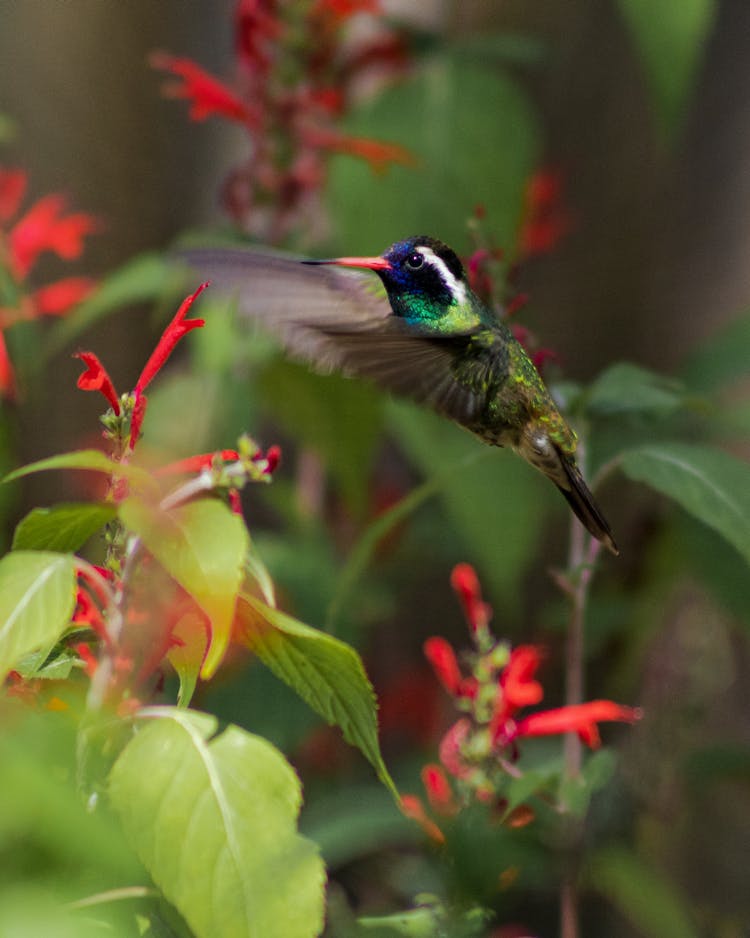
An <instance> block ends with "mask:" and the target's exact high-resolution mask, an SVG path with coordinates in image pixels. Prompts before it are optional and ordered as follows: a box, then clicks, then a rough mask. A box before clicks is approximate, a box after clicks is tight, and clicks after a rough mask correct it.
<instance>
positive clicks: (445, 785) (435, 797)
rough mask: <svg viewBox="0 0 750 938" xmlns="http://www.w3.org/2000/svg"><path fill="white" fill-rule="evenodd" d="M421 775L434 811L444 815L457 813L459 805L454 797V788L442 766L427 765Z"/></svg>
mask: <svg viewBox="0 0 750 938" xmlns="http://www.w3.org/2000/svg"><path fill="white" fill-rule="evenodd" d="M421 775H422V784H423V785H424V788H425V791H426V792H427V800H428V801H429V802H430V807H431V808H432V809H433V811H437V813H438V814H444V815H451V814H455V813H456V812H457V811H458V805H457V804H456V801H455V799H454V797H453V789H452V788H451V786H450V783H449V781H448V779H447V778H446V777H445V772H443V770H442V769H441V768H440V766H439V765H433V764H429V765H426V766H425V767H424V768H423V769H422V772H421Z"/></svg>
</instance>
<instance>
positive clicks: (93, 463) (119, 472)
mask: <svg viewBox="0 0 750 938" xmlns="http://www.w3.org/2000/svg"><path fill="white" fill-rule="evenodd" d="M48 469H85V470H88V471H90V472H104V473H106V475H111V476H117V477H118V478H120V479H127V480H128V482H132V483H133V484H134V485H138V486H140V487H142V488H143V489H150V490H151V491H154V490H155V489H156V483H155V482H154V480H153V478H152V477H151V475H150V474H149V473H148V472H146V471H145V470H144V469H139V468H138V466H133V465H130V464H129V463H124V464H123V463H119V462H115V461H114V460H112V459H110V458H109V456H107V455H105V454H104V453H102V452H101V450H98V449H79V450H74V451H73V452H72V453H60V454H59V455H58V456H48V457H47V458H46V459H40V460H38V461H37V462H32V463H29V465H28V466H21V467H20V468H19V469H14V470H13V472H10V473H8V475H7V476H5V478H4V479H3V480H2V481H3V482H14V481H15V480H16V479H21V478H23V476H28V475H31V474H32V473H34V472H46V471H47V470H48Z"/></svg>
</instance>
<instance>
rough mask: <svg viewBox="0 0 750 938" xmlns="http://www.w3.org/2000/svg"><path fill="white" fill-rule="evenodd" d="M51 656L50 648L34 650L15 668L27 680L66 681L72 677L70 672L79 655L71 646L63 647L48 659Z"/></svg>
mask: <svg viewBox="0 0 750 938" xmlns="http://www.w3.org/2000/svg"><path fill="white" fill-rule="evenodd" d="M49 656H50V650H49V648H46V647H45V648H42V649H41V650H40V651H34V652H32V653H31V654H30V655H25V656H24V657H23V658H21V660H20V661H18V662H17V663H16V667H15V669H14V670H16V671H18V673H19V674H20V675H21V677H22V678H24V679H25V680H29V679H30V678H42V679H43V680H47V681H64V680H66V679H67V678H69V677H70V672H71V671H72V670H73V668H74V667H76V665H77V663H78V655H76V654H75V652H73V651H71V650H70V649H69V648H65V649H63V650H62V651H61V652H60V653H59V654H58V655H56V656H53V657H52V658H50V660H49V661H47V658H49Z"/></svg>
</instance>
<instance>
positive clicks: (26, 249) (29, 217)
mask: <svg viewBox="0 0 750 938" xmlns="http://www.w3.org/2000/svg"><path fill="white" fill-rule="evenodd" d="M65 204H66V200H65V198H64V196H61V195H47V196H44V198H41V199H39V201H38V202H36V203H35V204H34V205H33V206H32V207H31V208H30V209H29V210H28V212H26V214H25V215H24V216H23V218H21V220H20V221H19V222H18V223H17V224H16V226H15V227H14V228H13V230H12V231H11V233H10V238H9V241H10V256H11V263H12V265H13V269H14V270H15V272H16V274H17V275H18V276H19V277H25V276H26V274H27V273H28V272H29V271H30V270H31V268H32V267H33V265H34V263H35V262H36V259H37V258H38V257H39V255H40V254H41V253H43V252H44V251H52V252H53V253H55V254H57V255H59V256H60V257H62V258H64V259H65V260H73V259H74V258H76V257H79V256H80V255H81V253H82V252H83V239H84V237H85V236H86V235H88V234H91V233H93V232H94V231H97V230H98V229H99V223H98V222H97V220H96V219H95V218H94V217H93V216H92V215H87V214H85V213H84V212H77V213H74V214H72V215H67V216H66V215H64V214H63V212H64V210H65Z"/></svg>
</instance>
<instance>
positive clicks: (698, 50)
mask: <svg viewBox="0 0 750 938" xmlns="http://www.w3.org/2000/svg"><path fill="white" fill-rule="evenodd" d="M619 6H620V11H621V13H622V16H623V19H624V20H625V22H626V24H627V26H628V29H629V30H630V33H631V36H632V38H633V42H634V44H635V47H636V50H637V52H638V56H639V57H640V59H641V63H642V67H643V71H644V75H645V78H646V82H647V84H648V87H649V90H650V92H651V97H652V101H653V106H654V110H655V112H656V114H657V117H658V119H659V122H660V124H661V126H662V128H663V129H664V131H665V134H666V136H668V137H673V136H674V135H675V134H676V133H677V132H678V131H679V129H680V127H681V126H682V124H683V123H684V119H685V115H686V111H687V107H688V104H689V101H690V96H691V94H692V91H693V87H694V85H695V78H696V75H697V72H698V67H699V65H700V61H701V56H702V54H703V47H704V44H705V42H706V39H707V37H708V33H709V30H710V29H711V26H712V23H713V19H714V14H715V11H716V6H717V4H716V2H715V0H658V3H657V4H654V2H653V0H619Z"/></svg>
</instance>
